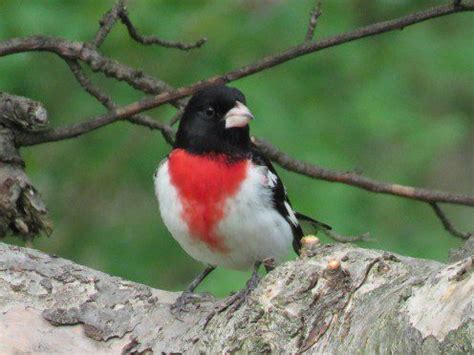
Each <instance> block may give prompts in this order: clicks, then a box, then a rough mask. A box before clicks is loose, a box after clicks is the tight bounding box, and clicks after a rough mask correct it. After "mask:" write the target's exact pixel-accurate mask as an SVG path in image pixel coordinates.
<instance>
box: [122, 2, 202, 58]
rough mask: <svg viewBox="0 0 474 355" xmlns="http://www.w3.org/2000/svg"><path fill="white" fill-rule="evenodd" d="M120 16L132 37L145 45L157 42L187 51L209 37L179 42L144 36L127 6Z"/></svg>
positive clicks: (163, 45)
mask: <svg viewBox="0 0 474 355" xmlns="http://www.w3.org/2000/svg"><path fill="white" fill-rule="evenodd" d="M119 17H120V20H121V21H122V23H123V24H124V25H125V26H126V27H127V30H128V34H129V35H130V37H132V38H133V39H134V40H135V41H137V42H138V43H141V44H144V45H151V44H157V45H159V46H162V47H166V48H177V49H181V50H185V51H187V50H190V49H194V48H199V47H202V46H203V45H204V44H205V43H206V42H207V38H205V37H204V38H201V39H200V40H197V41H196V42H194V43H183V42H177V41H167V40H164V39H161V38H159V37H157V36H143V35H141V34H140V33H139V32H138V30H137V29H136V28H135V26H134V25H133V23H132V21H131V20H130V18H129V17H128V13H127V10H126V9H125V8H123V9H122V11H120V12H119Z"/></svg>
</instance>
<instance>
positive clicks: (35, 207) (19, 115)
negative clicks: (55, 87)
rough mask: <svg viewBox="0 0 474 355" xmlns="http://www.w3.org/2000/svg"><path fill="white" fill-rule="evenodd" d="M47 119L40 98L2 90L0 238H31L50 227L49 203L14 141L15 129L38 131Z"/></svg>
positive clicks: (0, 102) (0, 116) (0, 103)
mask: <svg viewBox="0 0 474 355" xmlns="http://www.w3.org/2000/svg"><path fill="white" fill-rule="evenodd" d="M47 122H48V118H47V113H46V110H45V109H44V107H43V106H42V105H41V104H40V103H39V102H36V101H33V100H30V99H28V98H26V97H21V96H14V95H9V94H6V93H2V92H0V238H1V237H4V236H5V235H8V234H14V235H18V236H21V237H22V238H24V239H32V238H33V237H35V236H36V235H38V234H39V233H41V232H46V233H48V234H49V232H50V230H51V222H50V221H49V219H48V211H47V209H46V206H45V205H44V203H43V200H42V199H41V196H40V195H39V193H38V191H36V189H35V188H34V186H33V185H32V184H31V182H30V180H29V179H28V176H27V175H26V174H25V170H24V169H25V163H24V161H23V159H22V158H21V156H20V153H19V151H18V148H17V146H16V144H15V132H16V131H20V130H21V131H29V132H31V131H37V130H39V129H41V128H43V127H44V126H45V125H46V124H47Z"/></svg>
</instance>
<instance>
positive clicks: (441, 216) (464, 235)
mask: <svg viewBox="0 0 474 355" xmlns="http://www.w3.org/2000/svg"><path fill="white" fill-rule="evenodd" d="M430 205H431V207H433V210H434V212H435V213H436V216H438V218H439V219H440V220H441V223H442V224H443V227H444V229H446V230H447V231H448V232H449V233H451V234H452V235H454V236H455V237H458V238H462V239H469V238H470V237H471V236H473V235H474V231H473V232H461V231H460V230H458V229H457V228H456V227H455V226H454V225H453V223H452V222H451V221H450V220H449V218H448V216H446V214H445V213H444V212H443V210H442V209H441V207H439V206H438V204H437V203H436V202H431V203H430Z"/></svg>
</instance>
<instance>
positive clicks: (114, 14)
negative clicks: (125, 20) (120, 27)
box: [89, 0, 124, 48]
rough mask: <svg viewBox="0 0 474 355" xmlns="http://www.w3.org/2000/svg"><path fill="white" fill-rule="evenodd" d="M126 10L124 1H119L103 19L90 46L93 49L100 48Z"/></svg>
mask: <svg viewBox="0 0 474 355" xmlns="http://www.w3.org/2000/svg"><path fill="white" fill-rule="evenodd" d="M123 8H124V0H118V1H117V3H116V4H115V5H114V6H113V7H112V8H111V9H110V10H109V11H107V12H106V13H105V14H104V16H103V17H102V19H101V20H100V21H99V29H98V30H97V33H96V35H95V37H94V39H93V40H92V41H90V42H89V43H90V45H91V47H92V48H99V47H100V46H101V45H102V43H103V42H104V41H105V38H106V37H107V35H108V34H109V32H110V30H111V29H112V27H113V26H114V25H115V23H116V22H117V20H118V18H119V14H120V12H121V11H122V9H123Z"/></svg>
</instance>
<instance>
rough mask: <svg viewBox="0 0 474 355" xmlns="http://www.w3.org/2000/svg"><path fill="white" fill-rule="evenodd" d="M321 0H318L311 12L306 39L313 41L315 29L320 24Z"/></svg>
mask: <svg viewBox="0 0 474 355" xmlns="http://www.w3.org/2000/svg"><path fill="white" fill-rule="evenodd" d="M321 14H322V12H321V0H316V3H315V5H314V7H313V9H312V10H311V12H310V13H309V22H308V29H307V31H306V38H305V39H306V41H311V40H312V39H313V37H314V31H315V29H316V26H317V25H318V20H319V16H321Z"/></svg>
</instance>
